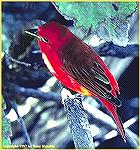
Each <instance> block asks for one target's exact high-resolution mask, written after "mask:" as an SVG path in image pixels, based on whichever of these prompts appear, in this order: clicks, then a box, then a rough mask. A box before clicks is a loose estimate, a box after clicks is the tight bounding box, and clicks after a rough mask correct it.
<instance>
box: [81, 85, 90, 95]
mask: <svg viewBox="0 0 140 150" xmlns="http://www.w3.org/2000/svg"><path fill="white" fill-rule="evenodd" d="M80 93H81V94H83V95H86V96H91V95H92V94H91V93H90V92H89V91H88V90H87V89H86V88H84V87H80Z"/></svg>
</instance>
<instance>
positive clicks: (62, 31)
mask: <svg viewBox="0 0 140 150" xmlns="http://www.w3.org/2000/svg"><path fill="white" fill-rule="evenodd" d="M25 33H27V34H29V35H31V36H34V37H35V38H37V40H38V43H39V46H40V48H41V50H42V51H43V52H44V51H46V49H49V48H53V49H58V48H59V47H61V45H62V44H64V42H66V41H67V39H68V37H70V33H69V32H68V30H67V28H66V27H64V26H62V25H60V24H58V23H56V22H54V21H52V22H49V23H46V24H44V25H42V26H39V28H38V29H30V30H27V31H25ZM67 35H69V36H67Z"/></svg>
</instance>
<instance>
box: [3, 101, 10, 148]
mask: <svg viewBox="0 0 140 150" xmlns="http://www.w3.org/2000/svg"><path fill="white" fill-rule="evenodd" d="M5 108H6V104H5V102H3V118H2V145H3V146H9V145H11V140H10V137H11V136H12V130H11V122H10V120H9V119H7V118H5V113H4V109H5Z"/></svg>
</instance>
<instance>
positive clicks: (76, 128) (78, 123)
mask: <svg viewBox="0 0 140 150" xmlns="http://www.w3.org/2000/svg"><path fill="white" fill-rule="evenodd" d="M81 100H82V97H81V96H80V95H75V96H74V97H71V98H70V97H69V96H67V98H66V99H64V107H65V111H66V113H67V119H68V123H69V127H70V131H71V133H72V136H73V141H74V144H75V147H76V148H94V144H93V137H92V135H91V131H90V130H91V129H90V126H89V122H88V119H87V115H86V114H85V112H84V108H83V105H82V102H81Z"/></svg>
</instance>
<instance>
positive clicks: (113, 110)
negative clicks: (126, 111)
mask: <svg viewBox="0 0 140 150" xmlns="http://www.w3.org/2000/svg"><path fill="white" fill-rule="evenodd" d="M100 100H101V101H102V103H103V104H104V105H105V107H106V108H107V109H108V110H109V112H110V113H111V115H112V116H113V118H114V120H115V122H116V124H117V126H118V128H119V131H120V134H121V136H122V138H123V140H124V142H126V137H125V131H124V128H123V124H122V121H121V119H120V117H119V116H118V114H117V106H115V105H113V104H111V103H109V102H108V101H106V100H105V99H103V98H100Z"/></svg>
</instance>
